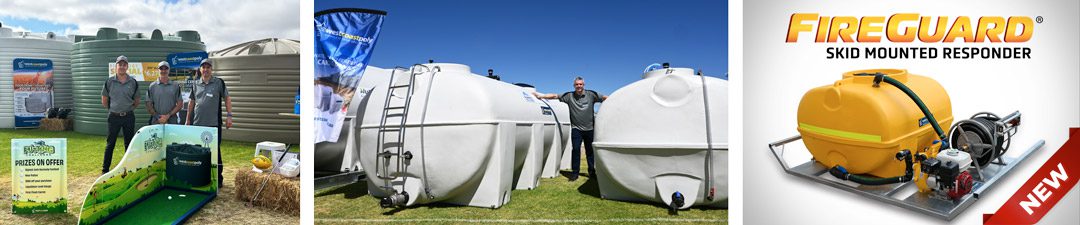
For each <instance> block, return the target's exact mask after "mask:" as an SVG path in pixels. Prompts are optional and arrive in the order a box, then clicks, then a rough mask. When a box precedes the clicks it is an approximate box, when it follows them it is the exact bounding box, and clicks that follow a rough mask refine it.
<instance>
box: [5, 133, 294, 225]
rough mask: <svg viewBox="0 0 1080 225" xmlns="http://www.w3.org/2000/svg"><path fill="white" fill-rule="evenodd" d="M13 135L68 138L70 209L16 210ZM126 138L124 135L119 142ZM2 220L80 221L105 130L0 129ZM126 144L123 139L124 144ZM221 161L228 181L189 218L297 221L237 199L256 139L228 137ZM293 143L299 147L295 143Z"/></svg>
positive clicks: (195, 220)
mask: <svg viewBox="0 0 1080 225" xmlns="http://www.w3.org/2000/svg"><path fill="white" fill-rule="evenodd" d="M14 138H67V153H68V161H67V163H68V165H67V166H68V195H67V199H68V212H67V213H65V214H37V215H25V214H20V215H14V214H11V211H10V205H11V165H10V162H11V151H10V149H9V148H10V147H9V146H11V139H14ZM120 142H123V138H120V140H118V143H120ZM0 146H3V148H2V149H4V150H0V151H3V153H0V196H3V197H2V198H0V208H2V209H4V212H0V221H3V222H0V223H3V224H75V222H76V221H77V220H78V214H79V208H80V207H81V206H82V203H83V197H84V196H86V193H87V191H88V190H89V188H90V185H91V184H92V183H93V182H94V179H97V177H98V176H99V175H101V160H102V157H103V156H104V149H105V136H98V135H88V134H81V133H76V132H71V131H67V132H54V131H42V130H30V129H19V130H14V129H0ZM121 146H122V145H121ZM121 146H117V149H116V150H114V151H113V161H112V162H113V166H115V165H116V164H118V163H119V162H120V159H121V158H123V157H124V150H123V148H121ZM221 146H222V147H221V155H222V161H223V162H224V163H225V171H224V176H225V182H223V184H224V187H223V188H222V189H221V190H220V191H219V192H218V197H217V198H215V199H214V200H213V201H211V202H210V204H207V205H206V206H205V207H203V209H202V210H201V211H199V212H198V213H196V214H195V215H194V216H193V217H192V218H191V219H189V220H188V224H298V223H299V221H300V217H299V216H291V215H282V214H280V213H277V212H274V211H271V210H267V209H263V208H257V207H256V208H250V207H246V206H244V202H240V201H237V200H235V192H236V190H234V187H233V179H234V178H235V176H236V171H238V170H241V169H249V168H251V163H250V162H249V161H248V160H250V159H251V154H252V152H254V150H255V143H248V142H236V141H224V142H223V143H222V144H221ZM293 149H296V148H295V147H294V148H293Z"/></svg>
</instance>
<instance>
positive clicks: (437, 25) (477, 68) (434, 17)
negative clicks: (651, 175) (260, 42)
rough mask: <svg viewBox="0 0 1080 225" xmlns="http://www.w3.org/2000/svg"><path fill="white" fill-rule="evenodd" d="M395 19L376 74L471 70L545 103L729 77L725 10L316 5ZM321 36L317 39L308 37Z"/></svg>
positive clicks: (386, 31)
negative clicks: (530, 88)
mask: <svg viewBox="0 0 1080 225" xmlns="http://www.w3.org/2000/svg"><path fill="white" fill-rule="evenodd" d="M331 8H368V9H377V10H383V11H387V14H388V15H387V17H386V19H385V21H384V23H383V27H382V33H381V34H380V37H379V40H378V42H377V43H376V46H375V52H374V54H373V55H372V59H371V65H373V66H377V67H384V68H386V67H393V66H409V65H412V64H415V63H422V62H427V60H428V59H433V60H435V61H436V62H453V63H463V64H467V65H469V66H471V67H472V70H473V73H476V74H482V75H483V74H486V73H487V69H488V68H492V69H495V74H497V75H500V76H501V77H502V80H503V81H507V82H510V83H519V82H521V83H529V84H533V85H535V86H536V87H537V90H539V91H540V92H545V93H562V92H567V91H572V90H573V86H572V81H573V78H574V77H575V76H582V77H584V78H585V80H586V88H587V89H592V90H596V91H598V92H600V93H601V94H605V95H610V94H611V93H612V92H614V91H615V90H616V89H618V88H619V87H622V86H625V85H627V84H630V83H633V82H635V81H637V80H640V79H641V73H642V71H643V70H644V69H645V67H646V66H648V65H649V64H652V63H660V62H670V63H671V64H672V66H675V67H690V68H695V69H701V70H703V71H704V72H705V74H707V75H711V76H714V77H725V76H724V73H726V72H727V66H728V65H727V40H728V39H727V35H728V34H727V3H726V1H681V0H672V1H664V2H660V3H646V2H642V1H618V2H600V1H529V2H525V1H425V2H423V3H417V2H415V1H362V2H361V1H325V0H317V1H315V11H316V12H318V11H321V10H325V9H331ZM308 35H312V34H308Z"/></svg>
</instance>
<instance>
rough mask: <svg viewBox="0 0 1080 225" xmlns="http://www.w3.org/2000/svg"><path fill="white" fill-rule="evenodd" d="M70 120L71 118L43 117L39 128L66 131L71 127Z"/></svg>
mask: <svg viewBox="0 0 1080 225" xmlns="http://www.w3.org/2000/svg"><path fill="white" fill-rule="evenodd" d="M71 121H72V120H71V118H68V119H58V118H43V119H41V126H40V128H41V129H43V130H48V131H66V130H70V129H71V127H72V126H71Z"/></svg>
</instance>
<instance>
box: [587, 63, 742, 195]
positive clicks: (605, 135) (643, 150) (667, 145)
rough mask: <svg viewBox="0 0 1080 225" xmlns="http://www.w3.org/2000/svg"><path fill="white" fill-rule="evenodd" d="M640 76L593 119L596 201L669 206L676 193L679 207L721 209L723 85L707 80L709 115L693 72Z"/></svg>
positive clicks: (667, 71)
mask: <svg viewBox="0 0 1080 225" xmlns="http://www.w3.org/2000/svg"><path fill="white" fill-rule="evenodd" d="M643 77H644V79H642V80H640V81H637V82H634V83H631V84H629V85H626V86H625V87H622V88H619V90H616V91H615V92H614V93H612V94H611V96H610V97H609V98H608V99H607V100H606V101H604V103H603V105H601V106H600V110H599V112H598V113H597V115H596V133H595V134H596V141H595V142H594V143H593V146H594V147H595V150H596V163H597V168H596V170H597V171H596V172H597V175H596V176H597V178H598V183H599V185H600V195H601V196H602V197H603V198H605V199H614V200H622V201H647V202H657V203H663V204H665V205H669V206H671V205H672V199H673V195H674V193H675V192H679V193H680V194H681V195H682V196H683V197H684V200H683V202H684V204H682V205H679V206H677V207H678V208H688V207H691V206H694V205H711V206H726V204H727V187H728V183H727V161H728V160H727V157H728V154H727V152H728V149H727V148H728V146H727V143H728V142H727V140H728V135H727V130H728V126H727V124H728V122H727V121H728V119H727V110H728V104H727V89H728V83H727V81H725V80H721V79H718V78H714V77H709V76H705V77H704V82H705V86H706V90H707V93H708V98H707V99H708V109H706V108H705V105H706V97H705V96H706V95H705V93H704V92H703V89H702V77H700V76H698V75H694V71H693V69H689V68H665V69H658V70H653V71H649V72H646V73H645V74H644V76H643ZM706 112H707V113H706ZM706 117H708V123H706ZM706 124H708V125H706ZM707 134H711V137H709V136H707ZM710 138H711V140H712V143H711V147H712V148H713V150H712V152H711V157H712V159H711V160H709V159H707V156H706V155H707V154H708V151H709V150H707V149H709V147H710V145H709V142H708V139H710ZM706 164H710V166H711V168H710V169H708V170H707V169H706ZM709 181H711V183H712V185H711V186H707V184H706V183H709ZM710 192H711V193H712V194H713V198H711V199H708V198H707V195H708V194H710Z"/></svg>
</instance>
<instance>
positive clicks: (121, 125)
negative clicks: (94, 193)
mask: <svg viewBox="0 0 1080 225" xmlns="http://www.w3.org/2000/svg"><path fill="white" fill-rule="evenodd" d="M127 70H128V61H127V57H124V56H119V57H116V76H111V77H109V78H105V85H104V87H102V89H101V106H103V107H105V108H106V109H108V111H109V115H108V116H109V119H108V122H109V136H108V137H107V138H106V139H105V158H104V160H102V166H101V173H102V174H104V173H106V172H109V167H110V166H112V154H113V148H115V147H116V135H118V134H119V133H120V130H121V129H122V130H123V131H124V149H125V150H124V151H127V150H126V149H127V147H128V146H130V144H131V138H132V137H134V136H135V114H134V113H133V112H132V111H133V110H134V109H135V108H136V107H139V96H138V94H137V93H138V92H139V82H138V81H136V80H135V78H132V77H131V76H128V74H127Z"/></svg>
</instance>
